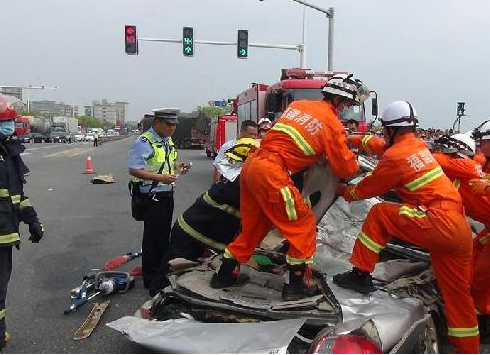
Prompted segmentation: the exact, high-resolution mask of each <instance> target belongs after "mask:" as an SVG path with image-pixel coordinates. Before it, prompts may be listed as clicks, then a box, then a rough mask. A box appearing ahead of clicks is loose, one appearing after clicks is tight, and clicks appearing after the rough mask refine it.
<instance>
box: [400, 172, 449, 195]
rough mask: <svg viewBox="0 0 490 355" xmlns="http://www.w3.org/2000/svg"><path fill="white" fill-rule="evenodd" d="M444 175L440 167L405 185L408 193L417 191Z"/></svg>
mask: <svg viewBox="0 0 490 355" xmlns="http://www.w3.org/2000/svg"><path fill="white" fill-rule="evenodd" d="M443 175H444V173H443V171H442V169H441V167H440V166H438V167H437V168H434V169H432V170H431V171H429V172H427V173H425V174H424V175H422V176H420V177H418V178H416V179H415V180H413V181H410V182H409V183H407V184H405V187H406V188H407V190H408V191H415V190H418V189H420V188H421V187H423V186H425V185H427V184H428V183H430V182H431V181H434V180H435V179H437V178H438V177H441V176H443Z"/></svg>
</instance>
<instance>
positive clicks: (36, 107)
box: [29, 100, 78, 117]
mask: <svg viewBox="0 0 490 355" xmlns="http://www.w3.org/2000/svg"><path fill="white" fill-rule="evenodd" d="M29 105H30V110H31V111H36V112H41V113H44V114H46V115H48V116H49V117H54V116H65V117H78V106H73V105H68V104H65V103H64V102H56V101H48V100H41V101H31V102H30V104H29Z"/></svg>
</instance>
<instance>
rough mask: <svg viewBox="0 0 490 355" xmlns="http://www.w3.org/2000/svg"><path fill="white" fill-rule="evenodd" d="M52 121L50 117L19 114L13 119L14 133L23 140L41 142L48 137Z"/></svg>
mask: <svg viewBox="0 0 490 355" xmlns="http://www.w3.org/2000/svg"><path fill="white" fill-rule="evenodd" d="M52 123H53V120H52V119H51V118H45V117H35V116H19V117H17V118H16V119H15V133H16V135H17V137H18V138H19V139H20V140H22V141H24V142H35V143H42V142H45V141H46V139H47V138H48V134H49V132H50V129H51V125H52Z"/></svg>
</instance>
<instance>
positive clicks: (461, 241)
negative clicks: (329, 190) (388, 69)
mask: <svg viewBox="0 0 490 355" xmlns="http://www.w3.org/2000/svg"><path fill="white" fill-rule="evenodd" d="M392 188H395V189H396V192H397V194H398V196H399V197H400V198H401V199H402V200H403V201H404V202H403V203H402V204H397V203H379V204H377V205H374V206H373V207H372V208H371V210H370V211H369V213H368V215H367V218H366V220H365V222H364V224H363V226H362V229H361V232H360V233H359V236H358V237H357V240H356V243H355V246H354V250H353V252H352V256H351V262H352V264H353V265H354V266H355V267H357V268H358V269H360V270H363V271H367V272H372V271H373V269H374V266H375V264H376V262H377V261H378V257H379V253H380V252H381V250H383V249H384V247H385V246H386V243H387V241H388V239H389V238H390V237H391V236H396V237H397V238H399V239H402V240H405V241H407V242H409V243H411V244H414V245H417V246H420V247H423V248H426V249H428V250H429V253H430V258H431V264H432V268H433V270H434V273H435V276H436V278H437V281H438V285H439V289H440V290H441V293H442V297H443V299H444V302H445V307H446V315H447V323H448V336H449V341H450V342H451V343H452V344H453V345H454V346H455V347H456V349H457V351H458V352H459V353H477V352H478V351H479V347H478V345H479V336H478V323H477V320H476V312H475V306H474V303H473V299H472V298H471V294H470V267H471V249H472V244H471V243H472V242H471V229H470V227H469V225H468V222H467V221H466V217H465V215H464V211H463V205H462V202H461V197H460V196H459V194H458V192H457V190H456V189H455V188H454V187H453V185H452V184H451V181H450V180H449V179H448V178H447V176H446V175H444V173H443V171H442V169H441V167H440V166H439V164H438V163H437V161H436V160H435V159H434V157H433V156H432V155H431V153H430V152H429V150H428V149H427V146H426V144H425V142H424V141H422V140H421V139H418V138H416V137H415V135H414V134H413V133H409V134H404V135H402V136H399V137H397V138H396V139H395V143H394V144H393V145H392V146H391V147H389V148H388V149H387V150H386V152H385V153H384V154H383V155H382V157H381V160H380V161H379V163H378V165H377V167H376V168H375V169H374V171H373V173H372V175H369V176H367V177H366V178H364V179H363V180H362V181H361V182H359V183H358V184H357V185H355V186H351V187H348V188H347V189H346V190H345V193H344V198H345V199H347V200H348V201H353V200H358V199H364V198H370V197H374V196H378V195H382V194H384V193H387V192H388V191H389V190H390V189H392Z"/></svg>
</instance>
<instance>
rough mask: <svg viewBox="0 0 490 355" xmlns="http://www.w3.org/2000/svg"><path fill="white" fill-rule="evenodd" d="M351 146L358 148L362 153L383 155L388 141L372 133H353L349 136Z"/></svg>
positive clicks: (348, 140)
mask: <svg viewBox="0 0 490 355" xmlns="http://www.w3.org/2000/svg"><path fill="white" fill-rule="evenodd" d="M347 142H348V143H349V147H352V148H355V149H357V150H358V151H359V152H360V153H362V154H366V155H369V156H371V155H377V156H378V157H380V156H382V155H383V153H384V152H385V150H386V148H387V147H386V142H385V140H384V139H381V138H379V137H376V136H374V135H372V134H369V133H368V134H351V135H349V136H347Z"/></svg>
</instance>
